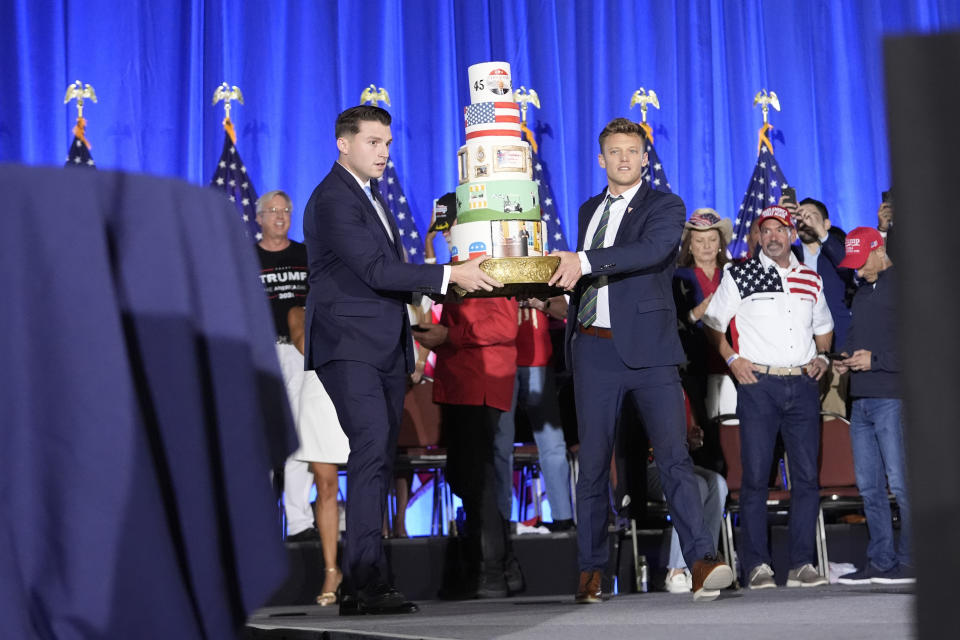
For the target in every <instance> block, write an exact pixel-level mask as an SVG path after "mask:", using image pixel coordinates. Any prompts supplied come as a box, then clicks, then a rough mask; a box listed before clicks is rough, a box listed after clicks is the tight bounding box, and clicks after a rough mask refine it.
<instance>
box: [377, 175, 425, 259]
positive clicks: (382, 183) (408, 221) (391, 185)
mask: <svg viewBox="0 0 960 640" xmlns="http://www.w3.org/2000/svg"><path fill="white" fill-rule="evenodd" d="M377 186H378V187H379V189H380V195H382V196H383V199H384V200H386V201H387V206H389V207H390V212H391V213H392V214H393V219H394V221H396V223H397V228H398V229H399V230H400V243H401V244H402V245H403V251H404V253H405V254H406V256H407V261H408V262H413V263H416V264H422V263H423V238H421V237H420V230H419V229H417V221H416V220H414V219H413V214H411V213H410V205H409V203H408V202H407V196H405V195H404V193H403V187H401V186H400V178H398V177H397V168H396V167H395V166H394V164H393V160H388V161H387V169H386V171H384V172H383V176H381V178H380V180H379V181H378V183H377Z"/></svg>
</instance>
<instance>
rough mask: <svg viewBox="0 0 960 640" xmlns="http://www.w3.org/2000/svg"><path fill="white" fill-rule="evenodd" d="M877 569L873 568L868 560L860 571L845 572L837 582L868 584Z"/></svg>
mask: <svg viewBox="0 0 960 640" xmlns="http://www.w3.org/2000/svg"><path fill="white" fill-rule="evenodd" d="M877 573H878V572H877V570H876V569H874V568H873V565H872V564H870V563H869V562H868V563H867V566H865V567H864V568H863V569H861V570H860V571H854V572H853V573H845V574H843V575H842V576H840V577H839V578H837V582H839V583H840V584H870V580H871V578H873V576H875V575H877Z"/></svg>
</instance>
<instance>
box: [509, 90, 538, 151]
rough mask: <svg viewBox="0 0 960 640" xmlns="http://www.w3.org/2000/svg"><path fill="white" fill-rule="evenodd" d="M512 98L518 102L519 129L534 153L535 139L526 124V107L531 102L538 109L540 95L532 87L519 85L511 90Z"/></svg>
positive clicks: (535, 147)
mask: <svg viewBox="0 0 960 640" xmlns="http://www.w3.org/2000/svg"><path fill="white" fill-rule="evenodd" d="M513 99H514V100H515V101H516V102H518V103H520V130H521V131H523V135H524V136H526V138H527V142H528V143H529V144H530V148H531V149H533V152H534V153H537V141H536V140H534V138H533V131H531V130H530V127H528V126H527V107H528V106H529V105H531V104H532V105H533V106H535V107H536V108H537V109H539V108H540V96H538V95H537V92H536V91H535V90H534V89H530V90H529V91H528V90H527V88H526V87H524V86H523V85H521V86H520V88H519V89H517V90H516V91H514V92H513Z"/></svg>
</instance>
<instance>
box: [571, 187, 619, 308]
mask: <svg viewBox="0 0 960 640" xmlns="http://www.w3.org/2000/svg"><path fill="white" fill-rule="evenodd" d="M622 199H623V196H617V197H616V198H614V197H613V196H611V195H608V196H607V202H606V204H605V205H603V213H602V214H601V215H600V224H598V225H597V230H596V231H594V232H593V238H591V239H590V248H591V249H602V248H603V236H604V235H605V234H606V233H607V224H608V223H609V222H610V205H612V204H613V203H614V202H616V201H617V200H622ZM598 295H600V292H599V291H597V287H596V280H594V281H593V283H591V284H590V285H589V286H588V287H587V288H586V289H585V290H584V292H583V295H582V296H580V310H579V311H577V322H579V323H580V324H582V325H583V326H585V327H589V326H590V325H592V324H593V322H594V321H595V320H596V319H597V296H598Z"/></svg>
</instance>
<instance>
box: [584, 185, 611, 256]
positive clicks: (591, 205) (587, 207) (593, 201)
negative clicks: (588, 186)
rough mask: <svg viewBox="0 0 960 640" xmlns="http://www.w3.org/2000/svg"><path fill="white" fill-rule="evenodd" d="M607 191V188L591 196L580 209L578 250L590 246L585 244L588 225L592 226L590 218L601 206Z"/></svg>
mask: <svg viewBox="0 0 960 640" xmlns="http://www.w3.org/2000/svg"><path fill="white" fill-rule="evenodd" d="M606 192H607V190H606V189H604V190H603V192H602V193H601V194H600V195H598V196H594V197H592V198H590V199H589V200H587V202H586V203H585V204H584V205H583V207H581V209H580V220H579V228H578V230H577V235H579V236H580V237H579V238H578V239H577V250H578V251H585V250H587V249H588V248H589V247H587V245H586V244H585V243H586V239H587V227H589V226H590V220H591V218H593V214H594V213H596V211H597V207H599V206H600V201H601V200H602V199H603V196H604V194H605V193H606Z"/></svg>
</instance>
